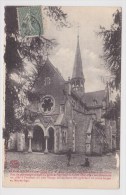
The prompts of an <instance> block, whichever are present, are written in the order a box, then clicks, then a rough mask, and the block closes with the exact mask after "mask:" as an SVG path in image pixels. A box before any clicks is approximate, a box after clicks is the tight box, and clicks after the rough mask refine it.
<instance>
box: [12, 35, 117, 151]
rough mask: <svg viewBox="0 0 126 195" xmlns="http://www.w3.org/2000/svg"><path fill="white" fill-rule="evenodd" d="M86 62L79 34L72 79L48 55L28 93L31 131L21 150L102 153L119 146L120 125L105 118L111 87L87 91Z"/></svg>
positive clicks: (29, 128) (28, 127)
mask: <svg viewBox="0 0 126 195" xmlns="http://www.w3.org/2000/svg"><path fill="white" fill-rule="evenodd" d="M82 63H83V62H82V58H81V50H80V43H79V36H78V37H77V47H76V52H75V60H74V64H73V72H72V78H71V79H70V78H69V79H68V80H67V81H65V80H64V78H63V77H62V75H61V73H60V72H59V71H58V69H56V68H55V66H54V65H53V64H52V63H51V62H50V60H49V58H47V60H46V62H45V64H44V65H43V66H42V67H41V69H40V71H39V75H38V77H37V79H36V81H35V83H34V86H33V89H32V90H31V91H30V92H29V95H28V99H29V105H28V106H27V107H26V109H25V113H26V121H27V130H26V131H25V133H24V137H23V138H24V142H23V141H19V142H21V143H23V144H22V145H23V146H22V148H23V149H20V148H21V146H20V147H17V148H19V149H18V151H20V150H24V149H25V151H28V152H42V153H64V152H66V151H67V150H69V149H71V150H72V151H73V152H75V153H84V154H86V155H93V154H94V155H102V154H104V153H106V152H108V151H110V150H112V149H113V148H116V143H115V140H116V130H115V129H116V128H115V127H114V125H113V124H112V125H111V124H110V121H107V122H106V120H105V119H104V118H103V117H102V116H103V115H104V113H105V111H106V108H107V105H108V103H109V91H108V88H107V87H106V88H105V89H104V90H100V91H95V92H89V93H86V92H85V82H86V81H85V76H84V73H83V66H82ZM64 66H65V65H64ZM108 123H109V124H108ZM110 127H111V128H110ZM17 134H18V133H17ZM16 136H17V138H18V137H21V136H18V135H16ZM17 138H16V140H18V139H17ZM23 138H22V139H23ZM20 139H21V138H20Z"/></svg>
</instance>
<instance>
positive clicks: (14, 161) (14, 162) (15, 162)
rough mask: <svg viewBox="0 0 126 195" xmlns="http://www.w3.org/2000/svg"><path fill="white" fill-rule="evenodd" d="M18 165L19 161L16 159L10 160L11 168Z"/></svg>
mask: <svg viewBox="0 0 126 195" xmlns="http://www.w3.org/2000/svg"><path fill="white" fill-rule="evenodd" d="M19 166H20V163H19V161H18V160H11V161H10V167H11V168H19Z"/></svg>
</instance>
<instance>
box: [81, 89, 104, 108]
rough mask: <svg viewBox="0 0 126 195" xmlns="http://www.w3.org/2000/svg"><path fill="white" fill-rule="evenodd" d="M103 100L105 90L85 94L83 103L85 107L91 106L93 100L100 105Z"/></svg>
mask: <svg viewBox="0 0 126 195" xmlns="http://www.w3.org/2000/svg"><path fill="white" fill-rule="evenodd" d="M104 98H105V90H100V91H94V92H89V93H85V95H84V102H85V103H86V105H87V106H93V100H94V99H95V100H96V101H97V105H102V100H104Z"/></svg>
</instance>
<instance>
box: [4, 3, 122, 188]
mask: <svg viewBox="0 0 126 195" xmlns="http://www.w3.org/2000/svg"><path fill="white" fill-rule="evenodd" d="M121 35H122V9H121V7H112V6H111V7H105V6H103V7H102V6H101V7H100V6H99V7H97V6H94V7H93V6H92V7H91V6H90V7H88V6H87V7H86V6H74V7H72V6H42V5H41V6H5V7H4V36H5V41H4V73H5V74H4V77H5V83H4V117H3V118H4V122H3V141H4V146H3V150H4V160H3V161H4V162H3V186H4V187H40V188H43V187H51V188H88V189H92V188H95V189H119V187H120V135H121V131H120V105H121V48H122V43H121V38H122V37H121Z"/></svg>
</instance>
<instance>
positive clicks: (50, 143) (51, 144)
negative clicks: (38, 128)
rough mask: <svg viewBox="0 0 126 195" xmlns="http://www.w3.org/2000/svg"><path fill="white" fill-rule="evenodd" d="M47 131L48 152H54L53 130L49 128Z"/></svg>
mask: <svg viewBox="0 0 126 195" xmlns="http://www.w3.org/2000/svg"><path fill="white" fill-rule="evenodd" d="M48 131H49V138H48V151H49V152H54V129H53V128H52V127H50V128H49V130H48Z"/></svg>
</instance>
